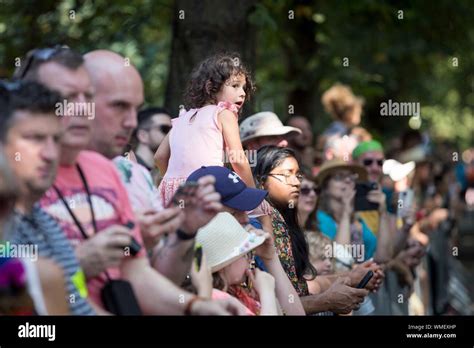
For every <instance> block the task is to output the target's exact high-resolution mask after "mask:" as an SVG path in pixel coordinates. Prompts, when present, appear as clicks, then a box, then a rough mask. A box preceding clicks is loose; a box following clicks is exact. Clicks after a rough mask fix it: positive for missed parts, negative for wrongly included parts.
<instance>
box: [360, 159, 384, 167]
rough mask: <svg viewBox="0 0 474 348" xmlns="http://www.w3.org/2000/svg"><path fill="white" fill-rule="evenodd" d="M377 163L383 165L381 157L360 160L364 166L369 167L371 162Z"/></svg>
mask: <svg viewBox="0 0 474 348" xmlns="http://www.w3.org/2000/svg"><path fill="white" fill-rule="evenodd" d="M374 162H375V163H377V165H378V166H379V167H381V166H382V165H383V159H375V158H366V159H364V160H363V161H362V163H364V166H366V167H369V166H371V165H372V163H374Z"/></svg>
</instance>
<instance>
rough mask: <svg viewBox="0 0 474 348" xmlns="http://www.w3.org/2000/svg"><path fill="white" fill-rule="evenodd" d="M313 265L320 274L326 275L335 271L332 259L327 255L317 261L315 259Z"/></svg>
mask: <svg viewBox="0 0 474 348" xmlns="http://www.w3.org/2000/svg"><path fill="white" fill-rule="evenodd" d="M313 266H314V268H316V271H317V272H318V275H326V274H331V273H332V272H333V270H332V263H331V260H330V259H328V258H326V257H325V258H322V259H319V260H318V261H316V262H314V261H313Z"/></svg>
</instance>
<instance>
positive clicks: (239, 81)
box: [216, 74, 245, 109]
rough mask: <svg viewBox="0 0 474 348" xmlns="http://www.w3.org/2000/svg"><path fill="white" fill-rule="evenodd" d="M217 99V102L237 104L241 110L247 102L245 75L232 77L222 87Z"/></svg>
mask: <svg viewBox="0 0 474 348" xmlns="http://www.w3.org/2000/svg"><path fill="white" fill-rule="evenodd" d="M216 98H217V102H229V103H231V104H236V105H237V107H238V108H239V109H240V108H241V107H242V106H243V105H244V102H245V76H244V75H243V74H239V75H233V76H231V78H230V79H228V80H227V81H226V82H225V83H224V85H223V86H222V87H221V90H220V91H219V93H217V96H216Z"/></svg>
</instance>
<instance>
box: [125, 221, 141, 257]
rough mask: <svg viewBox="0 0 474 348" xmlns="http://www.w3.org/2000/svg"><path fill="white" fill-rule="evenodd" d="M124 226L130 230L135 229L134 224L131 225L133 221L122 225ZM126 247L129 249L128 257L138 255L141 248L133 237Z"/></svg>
mask: <svg viewBox="0 0 474 348" xmlns="http://www.w3.org/2000/svg"><path fill="white" fill-rule="evenodd" d="M124 226H125V227H127V228H129V229H130V230H132V229H133V228H134V227H135V224H134V223H133V221H128V222H127V223H126V224H124ZM128 247H129V248H130V255H132V256H135V255H136V254H138V252H139V251H140V249H141V248H142V246H141V245H140V244H139V243H138V242H137V240H136V239H135V238H133V237H132V242H131V243H130V245H128Z"/></svg>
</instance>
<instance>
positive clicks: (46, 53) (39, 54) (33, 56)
mask: <svg viewBox="0 0 474 348" xmlns="http://www.w3.org/2000/svg"><path fill="white" fill-rule="evenodd" d="M64 50H69V47H68V46H60V45H57V46H55V47H53V48H37V49H35V50H33V51H31V52H30V53H29V54H28V55H27V56H26V61H25V65H24V68H23V69H22V70H20V72H19V73H18V75H19V76H17V77H18V78H19V79H23V78H24V77H25V76H26V73H27V72H28V70H29V69H30V68H31V67H32V66H33V64H34V63H35V62H46V61H48V60H50V59H51V58H53V57H54V56H55V55H57V54H58V53H59V52H61V51H64Z"/></svg>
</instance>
